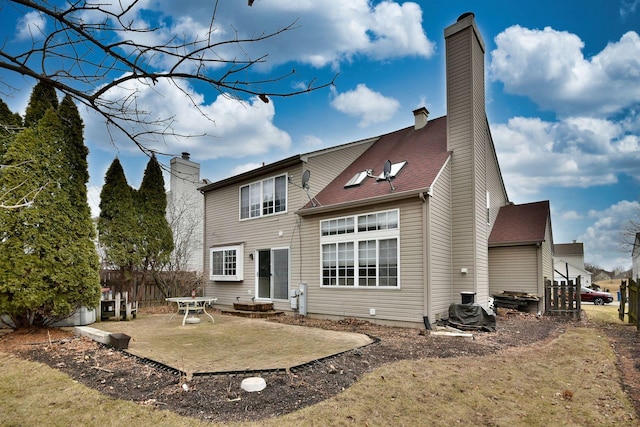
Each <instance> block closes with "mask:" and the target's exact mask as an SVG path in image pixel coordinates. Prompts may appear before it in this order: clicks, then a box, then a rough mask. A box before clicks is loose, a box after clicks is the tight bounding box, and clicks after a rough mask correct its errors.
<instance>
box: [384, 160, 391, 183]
mask: <svg viewBox="0 0 640 427" xmlns="http://www.w3.org/2000/svg"><path fill="white" fill-rule="evenodd" d="M383 172H384V179H386V180H387V181H389V179H390V178H391V160H387V161H386V162H385V164H384V169H383Z"/></svg>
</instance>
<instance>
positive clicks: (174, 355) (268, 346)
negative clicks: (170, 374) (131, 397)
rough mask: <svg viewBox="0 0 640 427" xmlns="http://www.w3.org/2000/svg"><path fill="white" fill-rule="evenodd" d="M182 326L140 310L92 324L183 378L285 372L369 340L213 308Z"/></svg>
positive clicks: (164, 316) (177, 320)
mask: <svg viewBox="0 0 640 427" xmlns="http://www.w3.org/2000/svg"><path fill="white" fill-rule="evenodd" d="M212 314H213V317H214V319H215V323H212V322H211V320H210V319H209V318H208V317H207V316H200V320H201V321H200V322H199V323H196V324H189V323H187V324H185V326H182V316H179V315H176V316H174V317H173V319H171V321H169V319H170V317H171V314H139V315H138V317H137V318H136V319H135V320H132V321H128V322H127V321H108V322H99V323H94V324H92V325H91V327H93V328H96V329H100V330H103V331H106V332H111V333H124V334H126V335H129V336H130V337H131V340H130V342H129V346H128V349H127V350H125V351H127V352H129V353H131V354H133V355H136V356H138V357H142V358H146V359H150V360H153V361H156V362H159V363H162V364H164V365H167V366H169V367H171V368H174V369H177V370H179V371H182V372H185V373H186V374H187V376H189V377H190V376H192V375H193V374H209V373H223V372H241V371H260V370H285V369H289V368H291V367H294V366H297V365H301V364H305V363H308V362H311V361H314V360H317V359H321V358H324V357H327V356H331V355H333V354H337V353H341V352H344V351H347V350H351V349H354V348H357V347H361V346H365V345H367V344H370V343H371V342H372V340H371V338H369V337H368V336H366V335H362V334H356V333H347V332H336V331H327V330H324V329H317V328H310V327H304V326H293V325H285V324H280V323H275V322H269V321H266V320H260V319H246V318H240V317H234V316H228V315H222V314H220V313H219V312H216V311H214V312H213V313H212Z"/></svg>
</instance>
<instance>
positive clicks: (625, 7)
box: [620, 0, 640, 18]
mask: <svg viewBox="0 0 640 427" xmlns="http://www.w3.org/2000/svg"><path fill="white" fill-rule="evenodd" d="M638 5H640V0H621V2H620V16H621V17H622V18H626V17H627V16H628V15H632V14H634V13H636V9H637V8H638Z"/></svg>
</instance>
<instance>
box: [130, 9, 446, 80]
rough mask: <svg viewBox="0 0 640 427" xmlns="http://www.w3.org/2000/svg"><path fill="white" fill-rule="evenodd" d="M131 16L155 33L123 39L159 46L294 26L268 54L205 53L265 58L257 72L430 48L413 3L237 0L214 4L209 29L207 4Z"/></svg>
mask: <svg viewBox="0 0 640 427" xmlns="http://www.w3.org/2000/svg"><path fill="white" fill-rule="evenodd" d="M135 12H136V13H135V16H133V18H135V21H134V22H135V23H136V24H137V25H144V24H146V25H149V26H156V27H157V28H159V30H158V31H155V32H146V33H136V34H126V35H125V34H123V35H122V37H125V36H126V37H127V39H130V38H132V37H135V41H137V42H144V43H146V44H147V45H156V44H163V43H165V42H167V41H168V40H171V39H172V37H177V38H186V39H188V38H190V37H191V38H193V37H196V36H197V37H199V38H200V39H202V38H203V37H205V38H207V37H208V31H209V28H212V30H213V34H212V39H213V40H214V41H220V40H229V39H231V38H234V37H236V35H237V37H238V38H239V39H248V38H255V37H259V36H263V35H265V34H268V33H270V32H275V31H277V30H280V29H283V28H285V27H286V26H288V25H290V24H292V23H295V24H293V28H295V29H294V30H293V32H290V33H288V35H281V36H277V37H275V38H270V39H269V41H268V43H269V49H268V51H267V50H266V48H265V46H264V44H263V43H247V44H243V45H242V46H241V47H240V46H238V45H234V44H224V45H220V46H219V47H217V48H216V51H215V53H214V54H213V55H212V56H211V57H218V56H219V57H223V58H227V59H231V58H236V59H247V58H252V59H256V58H259V57H261V56H263V55H264V54H266V53H268V54H269V56H268V58H267V62H266V63H265V64H262V65H261V66H260V67H262V68H268V67H273V66H276V65H279V64H283V63H287V62H290V61H298V62H303V63H307V64H311V65H313V66H316V67H323V66H326V65H333V66H334V67H337V66H338V64H339V63H340V62H342V61H348V60H350V59H351V58H352V57H353V56H355V55H364V56H367V57H369V58H372V59H375V60H386V59H390V58H399V57H404V56H422V57H430V56H431V55H432V54H433V53H434V49H435V43H434V42H432V41H431V40H429V39H428V38H427V36H426V34H425V33H424V30H423V28H422V10H421V9H420V6H419V5H418V4H417V3H414V2H406V3H402V4H400V3H397V2H393V1H382V2H381V3H379V4H377V5H376V6H372V5H371V4H370V2H369V1H367V0H350V1H348V2H345V1H344V0H316V1H302V0H297V1H293V2H292V1H290V0H270V1H265V2H256V3H254V5H253V7H251V8H250V7H247V4H246V2H242V1H234V2H224V3H221V4H220V5H219V6H218V7H217V9H216V19H215V20H214V22H213V25H212V26H211V27H210V24H211V22H210V18H211V15H212V12H213V9H212V6H211V2H210V1H208V0H199V1H196V0H193V1H189V2H175V1H173V0H161V1H158V2H144V3H142V4H140V5H137V7H136V10H135ZM142 17H145V18H146V19H150V17H153V18H155V19H157V22H155V21H154V22H146V21H145V20H144V19H143V18H142ZM168 17H171V18H168ZM210 53H211V52H209V53H207V54H210ZM203 54H204V52H203ZM210 66H211V67H214V66H215V64H210Z"/></svg>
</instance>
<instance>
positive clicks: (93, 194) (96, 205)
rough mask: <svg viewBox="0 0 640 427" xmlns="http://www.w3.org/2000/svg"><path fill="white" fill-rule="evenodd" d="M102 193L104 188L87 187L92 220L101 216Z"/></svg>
mask: <svg viewBox="0 0 640 427" xmlns="http://www.w3.org/2000/svg"><path fill="white" fill-rule="evenodd" d="M100 192H102V187H98V186H96V185H89V186H87V198H88V201H89V208H91V217H92V218H95V217H97V216H98V215H100Z"/></svg>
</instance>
